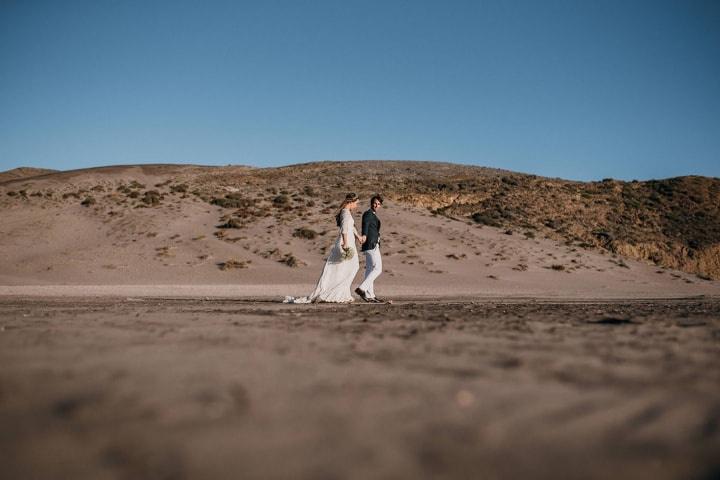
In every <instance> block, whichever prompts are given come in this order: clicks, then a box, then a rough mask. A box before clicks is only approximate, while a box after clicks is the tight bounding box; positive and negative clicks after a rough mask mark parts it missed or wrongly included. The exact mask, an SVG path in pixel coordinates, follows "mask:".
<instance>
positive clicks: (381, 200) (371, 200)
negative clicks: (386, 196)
mask: <svg viewBox="0 0 720 480" xmlns="http://www.w3.org/2000/svg"><path fill="white" fill-rule="evenodd" d="M375 200H377V201H378V202H380V205H382V202H383V199H382V197H381V196H380V195H375V196H373V197H372V198H371V199H370V206H371V207H372V204H373V202H375Z"/></svg>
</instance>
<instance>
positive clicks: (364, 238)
mask: <svg viewBox="0 0 720 480" xmlns="http://www.w3.org/2000/svg"><path fill="white" fill-rule="evenodd" d="M365 240H367V236H365V235H363V236H362V237H360V243H365Z"/></svg>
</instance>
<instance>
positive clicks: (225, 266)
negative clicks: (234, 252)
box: [218, 258, 251, 271]
mask: <svg viewBox="0 0 720 480" xmlns="http://www.w3.org/2000/svg"><path fill="white" fill-rule="evenodd" d="M250 263H251V261H250V260H244V261H240V260H235V259H234V258H231V259H230V260H228V261H226V262H220V263H218V267H220V270H222V271H226V270H232V269H235V268H248V266H249V264H250Z"/></svg>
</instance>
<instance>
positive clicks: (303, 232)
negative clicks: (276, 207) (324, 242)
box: [293, 227, 318, 240]
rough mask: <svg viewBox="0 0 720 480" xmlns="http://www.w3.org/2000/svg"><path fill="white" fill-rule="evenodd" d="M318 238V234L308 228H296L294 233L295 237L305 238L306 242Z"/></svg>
mask: <svg viewBox="0 0 720 480" xmlns="http://www.w3.org/2000/svg"><path fill="white" fill-rule="evenodd" d="M317 236H318V233H317V232H316V231H315V230H313V229H312V228H307V227H300V228H296V229H295V232H293V237H297V238H304V239H306V240H313V239H314V238H315V237H317Z"/></svg>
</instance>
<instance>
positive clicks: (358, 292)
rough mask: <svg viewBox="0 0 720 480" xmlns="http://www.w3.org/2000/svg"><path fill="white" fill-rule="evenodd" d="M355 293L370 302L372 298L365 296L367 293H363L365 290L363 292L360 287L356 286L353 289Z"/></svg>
mask: <svg viewBox="0 0 720 480" xmlns="http://www.w3.org/2000/svg"><path fill="white" fill-rule="evenodd" d="M355 293H357V294H358V295H360V298H362V299H363V300H364V301H366V302H368V303H372V300H370V299H369V298H368V297H367V295H366V294H365V292H363V291H362V290H360V287H358V288H356V289H355Z"/></svg>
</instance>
